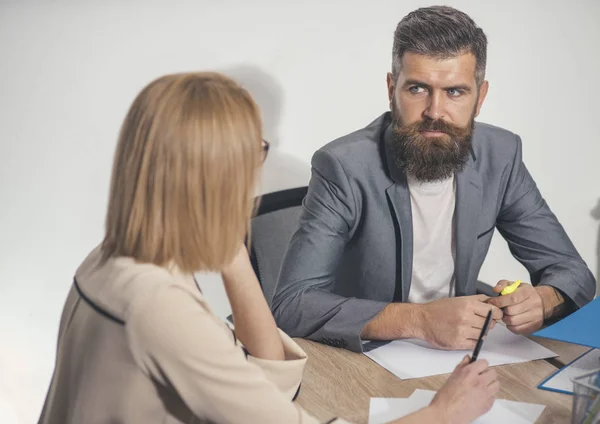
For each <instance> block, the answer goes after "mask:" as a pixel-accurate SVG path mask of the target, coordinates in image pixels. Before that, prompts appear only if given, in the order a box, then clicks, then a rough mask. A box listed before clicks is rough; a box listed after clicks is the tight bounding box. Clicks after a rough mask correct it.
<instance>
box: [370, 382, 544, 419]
mask: <svg viewBox="0 0 600 424" xmlns="http://www.w3.org/2000/svg"><path fill="white" fill-rule="evenodd" d="M435 394H436V392H433V391H430V390H415V391H414V392H413V394H412V395H411V396H410V397H409V398H405V399H402V398H371V402H370V406H369V424H383V423H389V422H390V421H393V420H396V419H398V418H401V417H404V416H406V415H408V414H411V413H413V412H415V411H418V410H419V409H421V408H424V407H425V406H427V405H429V403H430V402H431V400H432V399H433V397H434V396H435ZM544 408H545V406H544V405H536V404H531V403H523V402H515V401H510V400H503V399H497V400H496V401H495V402H494V406H492V409H490V411H489V412H487V413H486V414H484V415H482V416H481V417H479V418H478V419H477V420H475V421H474V424H505V423H510V424H530V423H534V422H535V421H537V419H538V418H539V417H540V415H541V414H542V412H543V411H544Z"/></svg>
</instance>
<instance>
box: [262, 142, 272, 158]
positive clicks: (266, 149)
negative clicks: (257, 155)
mask: <svg viewBox="0 0 600 424" xmlns="http://www.w3.org/2000/svg"><path fill="white" fill-rule="evenodd" d="M269 147H271V145H270V144H269V142H268V141H267V140H265V139H263V141H262V160H263V162H264V161H265V160H266V159H267V155H268V154H269Z"/></svg>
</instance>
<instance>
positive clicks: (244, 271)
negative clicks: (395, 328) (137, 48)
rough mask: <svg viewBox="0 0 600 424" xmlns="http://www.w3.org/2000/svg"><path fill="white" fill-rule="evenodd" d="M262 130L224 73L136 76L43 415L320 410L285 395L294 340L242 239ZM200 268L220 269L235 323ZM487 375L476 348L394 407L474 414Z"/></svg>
mask: <svg viewBox="0 0 600 424" xmlns="http://www.w3.org/2000/svg"><path fill="white" fill-rule="evenodd" d="M267 146H268V145H266V144H265V142H264V141H263V140H262V134H261V124H260V118H259V111H258V108H257V106H256V105H255V103H254V101H253V100H252V98H251V97H250V95H249V94H248V93H247V92H246V91H245V90H243V89H242V88H240V87H239V86H238V85H237V84H236V83H235V82H233V81H232V80H230V79H228V78H226V77H224V76H222V75H219V74H216V73H190V74H176V75H168V76H164V77H162V78H159V79H157V80H156V81H154V82H152V83H150V84H149V85H148V86H147V87H146V88H144V89H143V90H142V91H141V93H140V94H139V95H138V96H137V98H136V99H135V101H134V103H133V105H132V106H131V108H130V110H129V113H128V114H127V117H126V118H125V121H124V123H123V126H122V129H121V134H120V137H119V142H118V146H117V150H116V154H115V158H114V168H113V174H112V183H111V188H110V197H109V205H108V213H107V218H106V235H105V238H104V240H103V242H102V243H101V244H100V245H99V246H98V247H97V248H96V249H94V250H93V251H92V252H91V253H90V254H89V255H88V257H87V258H86V259H85V260H84V261H83V263H82V264H81V266H80V267H79V269H78V270H77V271H76V274H75V278H74V282H73V287H72V289H71V291H70V293H69V295H68V298H67V301H66V304H65V307H64V311H63V315H62V319H61V323H60V329H59V335H58V349H57V357H56V368H55V371H54V375H53V377H52V382H51V385H50V389H49V392H48V395H47V398H46V402H45V405H44V408H43V411H42V414H41V418H40V423H44V424H46V423H48V424H70V423H85V424H94V423H144V424H152V423H198V422H214V423H258V424H268V423H277V424H281V423H317V422H318V421H317V420H316V419H315V418H314V417H312V416H310V415H309V414H307V413H306V412H305V411H303V410H302V409H301V408H300V407H299V406H297V405H296V404H294V403H293V402H292V398H293V397H294V395H295V394H296V392H297V391H298V388H299V384H300V380H301V377H302V371H303V368H304V364H305V361H306V355H305V354H304V352H303V351H302V350H301V349H300V348H299V346H298V345H296V344H295V343H294V341H292V340H291V339H290V338H289V337H287V336H286V335H285V334H283V333H282V332H280V331H279V330H278V329H277V328H276V325H275V322H274V320H273V317H272V315H271V313H270V311H269V308H268V307H267V303H266V301H265V299H264V297H263V295H262V292H261V289H260V286H259V283H258V281H257V279H256V277H255V275H254V273H253V271H252V267H251V265H250V262H249V258H248V254H247V251H246V249H245V247H244V245H243V241H244V239H245V237H246V234H247V233H248V227H249V221H250V218H251V214H252V211H253V205H254V201H253V193H254V190H255V187H256V185H257V181H258V176H259V171H260V167H261V164H262V161H263V160H264V158H265V155H266V152H267ZM196 271H214V272H220V273H221V274H222V277H223V281H224V284H225V289H226V292H227V296H228V298H229V301H230V303H231V307H232V310H233V316H234V322H235V334H234V333H233V332H232V331H231V330H230V329H229V328H228V327H227V326H226V325H225V324H224V323H223V322H221V321H220V320H219V319H218V318H217V317H216V316H215V315H214V314H213V313H212V311H211V308H210V306H209V305H208V304H207V303H206V300H205V299H204V297H203V296H202V292H201V290H200V288H199V286H198V285H197V284H196V281H195V280H194V277H193V273H194V272H196ZM495 380H496V379H495V374H494V372H493V371H489V370H487V365H486V364H485V362H476V363H474V364H471V365H467V364H466V362H463V363H462V364H461V365H459V366H458V367H457V371H455V373H454V374H453V375H452V377H451V378H450V380H449V383H448V384H447V386H446V387H445V388H444V389H442V390H441V391H440V393H439V394H438V396H437V397H436V399H435V400H434V401H433V402H432V405H431V406H429V407H428V408H425V409H423V410H421V411H419V412H417V413H415V414H413V415H412V416H410V417H407V418H405V419H402V420H400V421H398V422H401V423H411V422H434V421H435V422H452V423H454V422H456V423H462V422H467V420H472V419H474V418H476V417H477V416H479V415H481V414H482V413H483V412H485V411H486V410H487V409H489V407H490V406H491V402H492V401H493V397H494V393H495V392H496V391H497V382H496V381H495ZM337 422H344V421H343V420H342V419H339V420H337Z"/></svg>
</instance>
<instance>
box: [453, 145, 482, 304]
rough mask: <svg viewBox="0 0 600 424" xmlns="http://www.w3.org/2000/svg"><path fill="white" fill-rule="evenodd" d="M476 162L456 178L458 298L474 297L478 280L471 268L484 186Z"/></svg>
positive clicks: (456, 269)
mask: <svg viewBox="0 0 600 424" xmlns="http://www.w3.org/2000/svg"><path fill="white" fill-rule="evenodd" d="M474 159H475V157H474V155H473V156H472V157H471V158H469V162H468V163H467V164H466V165H465V168H464V169H463V171H462V172H460V173H458V174H457V175H456V207H455V213H456V216H455V220H456V227H455V243H456V260H455V268H454V276H455V278H456V295H457V296H464V295H467V294H474V293H475V285H476V280H477V279H476V278H471V275H470V267H471V258H472V257H473V248H474V246H475V240H476V238H477V227H478V223H479V214H480V212H481V195H482V182H481V176H480V175H479V173H478V172H477V170H476V169H475V168H474V166H473V161H474Z"/></svg>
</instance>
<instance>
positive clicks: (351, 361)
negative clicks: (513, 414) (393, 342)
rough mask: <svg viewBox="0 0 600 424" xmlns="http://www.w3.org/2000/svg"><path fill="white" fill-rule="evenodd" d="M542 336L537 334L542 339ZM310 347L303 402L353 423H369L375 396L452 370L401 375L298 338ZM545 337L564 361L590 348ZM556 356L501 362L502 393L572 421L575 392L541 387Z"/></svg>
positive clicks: (433, 383)
mask: <svg viewBox="0 0 600 424" xmlns="http://www.w3.org/2000/svg"><path fill="white" fill-rule="evenodd" d="M541 340H542V339H538V338H536V339H535V341H536V342H540V341H541ZM296 341H297V342H298V344H299V345H300V346H301V347H302V348H303V349H304V350H305V351H306V353H307V355H308V363H307V367H306V370H305V372H304V379H303V382H302V389H301V391H300V395H299V396H298V400H297V402H298V403H299V404H300V405H302V407H304V408H305V409H306V410H307V411H309V412H310V413H312V414H313V415H315V416H316V417H317V418H318V419H320V420H323V422H326V421H327V420H330V419H331V418H333V417H336V416H339V417H341V418H344V419H346V420H349V421H350V422H353V423H357V424H360V423H367V421H368V414H369V401H370V398H371V397H408V396H410V395H411V393H412V392H413V391H414V390H415V389H426V390H436V391H437V390H439V389H440V388H441V387H442V385H443V384H444V382H445V381H446V379H447V378H448V374H445V375H436V376H431V377H425V378H418V379H410V380H400V379H399V378H397V377H396V376H395V375H393V374H392V373H390V372H389V371H387V370H386V369H385V368H383V367H381V366H379V365H378V364H376V363H375V362H373V361H372V360H371V359H369V358H368V357H367V356H365V355H363V354H360V353H354V352H350V351H347V350H343V349H338V348H334V347H330V346H327V345H324V344H320V343H315V342H311V341H308V340H302V339H296ZM548 342H550V341H547V340H546V341H544V342H543V343H541V344H544V345H545V346H547V347H548V348H550V349H552V350H553V351H554V352H556V353H558V354H559V355H560V356H559V358H561V361H563V360H564V361H565V362H569V361H570V360H571V359H574V358H575V357H577V356H579V355H580V354H581V353H583V352H585V348H582V347H580V346H579V347H575V346H574V345H569V344H567V343H562V342H555V341H552V342H551V343H548ZM556 364H557V363H556V362H555V363H554V364H553V363H551V362H548V361H546V360H538V361H531V362H526V363H522V364H510V365H501V366H497V367H495V369H496V370H497V372H498V376H499V380H500V383H501V386H502V387H501V389H500V393H499V394H498V399H509V400H518V401H522V402H529V403H537V404H543V405H546V409H545V410H544V412H543V414H542V416H541V417H540V419H539V420H538V423H544V424H545V423H548V424H549V423H569V422H570V419H571V403H572V397H571V396H569V395H563V394H559V393H553V392H549V391H545V390H540V389H537V385H538V384H539V383H540V382H541V381H542V380H543V379H545V378H546V377H548V376H549V375H550V374H551V373H552V372H554V371H556V369H557V368H556Z"/></svg>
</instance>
